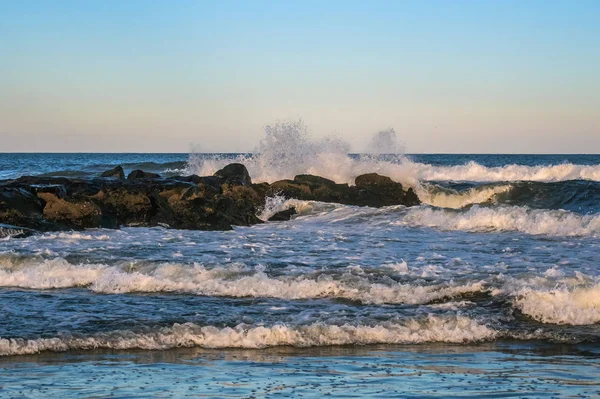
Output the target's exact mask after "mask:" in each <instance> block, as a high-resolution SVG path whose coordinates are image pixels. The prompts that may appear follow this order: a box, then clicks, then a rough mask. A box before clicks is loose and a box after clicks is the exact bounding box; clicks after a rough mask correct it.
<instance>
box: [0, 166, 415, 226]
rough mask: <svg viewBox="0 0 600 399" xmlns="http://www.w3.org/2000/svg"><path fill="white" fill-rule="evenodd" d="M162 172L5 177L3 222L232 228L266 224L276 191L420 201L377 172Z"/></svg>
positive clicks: (358, 200)
mask: <svg viewBox="0 0 600 399" xmlns="http://www.w3.org/2000/svg"><path fill="white" fill-rule="evenodd" d="M158 177H159V176H158V175H156V174H154V173H146V172H143V171H139V170H138V171H134V172H132V173H131V174H130V176H129V177H128V179H127V180H124V179H105V178H94V179H69V178H64V177H36V176H24V177H21V178H19V179H16V180H15V179H11V180H4V181H0V223H4V224H7V225H11V226H22V228H28V229H35V230H38V231H48V230H65V229H86V228H98V227H104V228H119V227H121V226H168V227H172V228H177V229H195V230H227V229H231V228H232V226H251V225H254V224H257V223H262V221H261V220H260V219H258V217H257V216H256V213H257V210H258V209H261V208H262V207H264V204H265V198H266V197H267V196H272V195H276V194H278V195H284V196H285V197H288V198H297V199H301V200H315V201H323V202H337V203H342V204H349V205H359V206H375V207H377V206H387V205H397V204H399V205H406V206H410V205H416V204H419V199H418V197H417V196H416V194H415V193H414V192H413V190H411V189H408V190H407V191H404V190H403V188H402V185H401V184H400V183H396V182H394V181H392V180H391V179H390V178H388V177H386V176H380V175H377V174H368V175H362V176H359V177H357V178H356V186H348V185H347V184H336V183H335V182H334V181H332V180H329V179H325V178H322V177H319V176H312V175H298V176H296V177H295V178H294V180H281V181H278V182H275V183H273V184H267V183H260V184H252V181H251V179H250V176H249V175H248V171H247V170H246V168H245V167H244V166H243V165H240V164H232V165H228V166H227V167H225V168H223V169H222V170H221V171H219V172H217V174H216V175H215V176H195V175H192V176H177V177H174V178H164V179H163V178H158ZM293 214H295V210H293V209H288V210H285V211H282V212H280V213H278V214H276V215H273V216H272V217H271V218H270V220H289V218H290V217H291V216H292V215H293ZM11 228H12V227H11ZM20 228H21V227H18V228H17V230H14V231H13V232H17V233H18V231H19V230H18V229H20ZM5 231H7V230H6V229H5ZM11 231H12V230H11ZM4 234H7V233H4ZM11 234H12V233H11Z"/></svg>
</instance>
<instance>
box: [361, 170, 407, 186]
mask: <svg viewBox="0 0 600 399" xmlns="http://www.w3.org/2000/svg"><path fill="white" fill-rule="evenodd" d="M354 184H356V187H358V188H370V187H376V186H393V185H400V187H402V185H401V184H400V183H396V182H395V181H393V180H392V179H390V178H389V177H387V176H382V175H379V174H377V173H368V174H366V175H360V176H358V177H357V178H356V179H354Z"/></svg>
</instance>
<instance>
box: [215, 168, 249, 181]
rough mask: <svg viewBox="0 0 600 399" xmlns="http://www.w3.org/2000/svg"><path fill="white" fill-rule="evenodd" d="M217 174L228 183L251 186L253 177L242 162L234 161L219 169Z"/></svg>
mask: <svg viewBox="0 0 600 399" xmlns="http://www.w3.org/2000/svg"><path fill="white" fill-rule="evenodd" d="M215 176H217V177H220V178H221V179H223V180H224V182H225V183H227V184H234V185H240V186H251V185H252V179H251V178H250V174H249V173H248V169H246V167H245V166H244V165H242V164H241V163H232V164H229V165H227V166H225V167H224V168H223V169H221V170H218V171H217V172H216V173H215Z"/></svg>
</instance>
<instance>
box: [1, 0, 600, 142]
mask: <svg viewBox="0 0 600 399" xmlns="http://www.w3.org/2000/svg"><path fill="white" fill-rule="evenodd" d="M0 1H1V0H0ZM297 119H302V120H303V121H304V123H305V124H306V125H307V126H308V127H309V129H310V131H311V134H312V135H313V136H314V137H315V138H320V137H326V136H329V135H334V136H336V137H338V138H341V139H343V140H346V141H347V142H348V143H349V144H350V145H351V149H352V150H353V151H357V152H360V151H362V150H364V148H365V146H366V145H367V143H368V142H369V141H370V139H371V137H372V136H373V135H374V134H375V133H377V132H378V131H381V130H386V129H390V128H393V129H394V130H395V131H396V133H397V135H398V136H399V139H400V140H401V141H402V143H403V144H404V147H405V149H406V151H407V152H409V153H600V2H599V1H595V0H593V1H585V0H580V1H575V0H573V1H568V0H564V1H552V0H545V1H536V0H528V1H511V0H507V1H461V0H455V1H445V0H443V1H442V0H439V1H428V0H421V1H408V0H407V1H383V0H373V1H351V0H343V1H335V0H331V1H311V0H306V1H260V0H253V1H227V0H219V1H180V0H173V1H149V0H148V1H141V0H128V1H116V0H114V1H111V0H98V1H96V0H90V1H61V0H55V1H33V0H20V1H8V0H7V1H2V4H1V7H0V152H9V151H10V152H12V151H17V152H38V151H48V152H81V151H84V152H88V151H90V152H188V151H190V149H192V148H193V149H194V150H195V151H205V152H242V151H244V152H245V151H252V150H253V149H254V148H256V146H257V145H258V143H259V140H260V139H261V137H262V136H263V135H264V127H265V126H266V125H269V124H272V123H275V122H277V121H288V120H297Z"/></svg>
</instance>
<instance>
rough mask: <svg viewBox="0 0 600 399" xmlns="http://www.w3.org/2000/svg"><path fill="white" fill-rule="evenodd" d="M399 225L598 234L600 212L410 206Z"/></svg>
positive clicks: (569, 234)
mask: <svg viewBox="0 0 600 399" xmlns="http://www.w3.org/2000/svg"><path fill="white" fill-rule="evenodd" d="M393 224H396V225H409V226H426V227H433V228H437V229H440V230H462V231H475V232H486V231H519V232H522V233H526V234H543V235H549V236H597V235H599V234H600V215H579V214H576V213H573V212H568V211H563V210H542V209H530V208H528V207H521V206H505V207H496V208H484V207H479V206H473V207H472V208H470V209H469V210H467V211H450V210H443V209H434V208H430V207H424V206H421V207H412V208H407V209H406V212H405V214H404V216H403V217H402V216H401V217H400V218H399V220H397V221H395V222H393Z"/></svg>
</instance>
